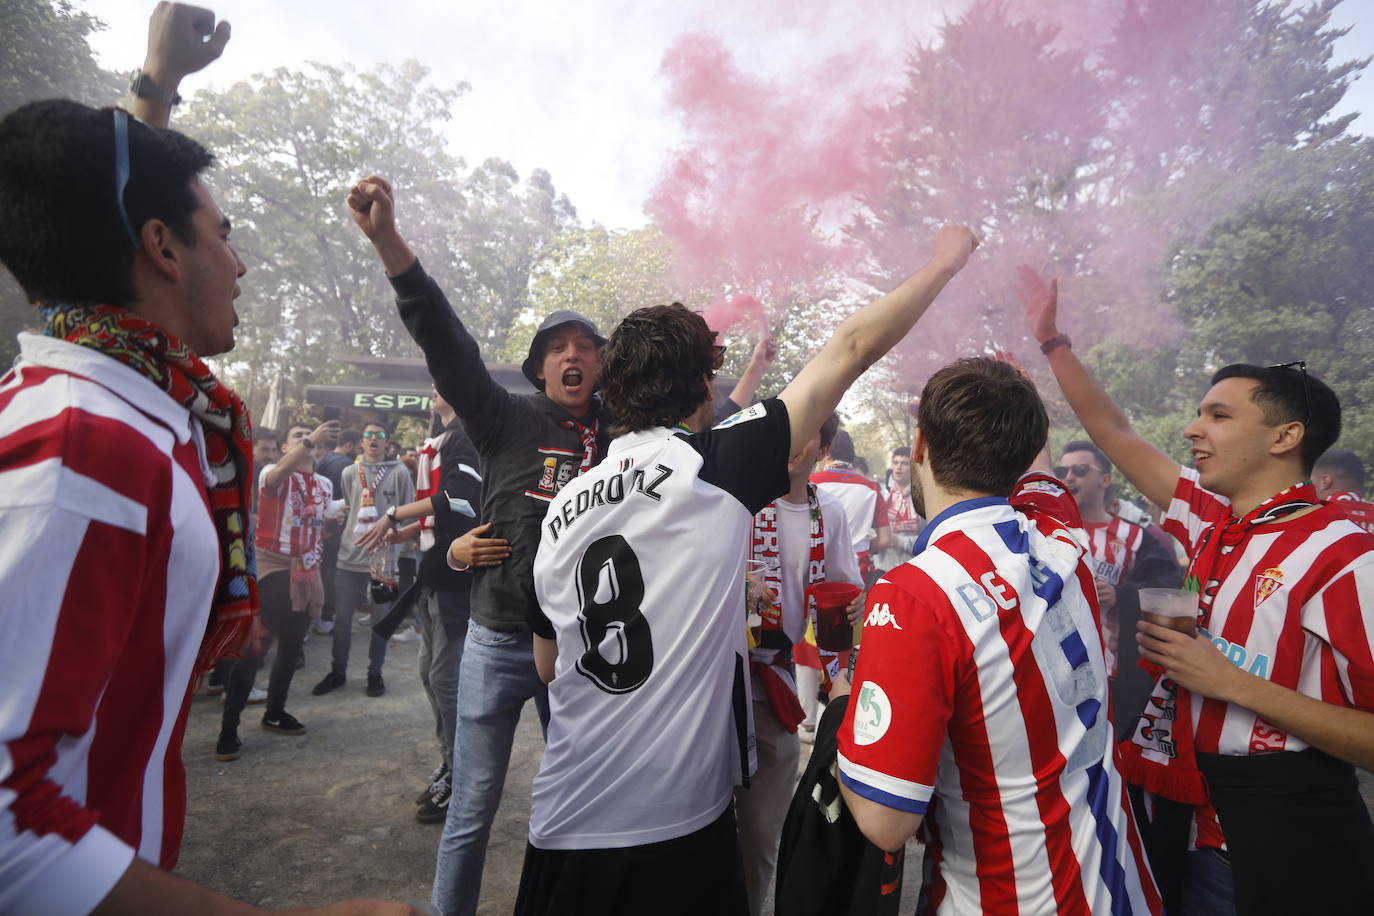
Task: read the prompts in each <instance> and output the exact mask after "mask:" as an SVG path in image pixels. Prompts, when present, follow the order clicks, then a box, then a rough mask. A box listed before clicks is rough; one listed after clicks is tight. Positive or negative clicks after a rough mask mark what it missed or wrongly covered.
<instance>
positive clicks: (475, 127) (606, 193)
mask: <svg viewBox="0 0 1374 916" xmlns="http://www.w3.org/2000/svg"><path fill="white" fill-rule="evenodd" d="M965 2H966V0H910V2H908V3H905V4H891V5H900V6H903V7H905V8H906V9H907V10H908V13H907V18H906V20H905V21H903V22H891V21H884V20H885V17H884V16H882V15H876V14H875V11H876V10H880V9H882V8H883V7H885V6H889V4H884V3H879V4H874V3H870V2H868V0H849V2H846V3H835V2H827V0H809V2H808V0H792V2H790V3H787V4H785V5H784V4H783V3H780V2H778V0H677V2H659V0H580V2H576V3H555V2H551V0H506V2H505V3H503V4H500V5H498V4H495V3H474V2H447V3H442V2H435V0H391V2H385V3H379V2H376V0H368V2H361V0H222V2H218V3H214V4H213V5H212V8H213V9H214V10H215V11H216V13H218V14H219V15H220V16H221V17H222V18H224V19H228V20H229V21H230V23H231V24H232V25H233V38H232V40H231V41H230V42H229V47H228V49H227V50H226V52H225V55H224V57H223V58H222V59H221V60H219V61H217V62H216V63H215V64H213V65H212V66H211V67H210V68H209V69H207V70H206V71H204V72H202V73H200V74H195V75H193V76H191V77H189V78H188V79H187V80H186V81H185V82H184V83H183V84H182V92H183V94H185V93H187V91H188V90H189V91H192V92H193V91H195V90H196V89H200V88H206V87H214V88H223V87H225V86H227V85H228V84H230V83H232V82H234V81H236V80H239V79H242V78H243V77H245V76H247V75H249V74H252V73H257V72H261V71H265V70H270V69H273V68H275V67H279V66H286V67H299V66H300V65H301V64H302V63H303V62H305V61H307V60H318V61H322V62H326V63H343V62H350V63H353V64H354V65H356V66H357V67H359V68H360V69H361V68H367V67H370V66H372V65H374V64H376V63H380V62H384V61H389V62H399V61H401V60H404V59H405V58H407V57H414V58H416V59H418V60H419V61H420V62H421V63H423V64H425V65H426V66H428V67H429V68H430V70H431V72H432V79H433V81H434V83H435V84H437V85H440V86H451V85H453V84H456V83H458V82H460V81H464V80H465V81H467V82H468V83H470V84H471V86H472V89H471V91H470V92H469V93H468V94H467V95H466V96H465V97H464V98H462V99H460V100H459V102H458V103H457V105H456V107H455V109H454V113H453V121H452V122H451V126H450V133H449V136H450V138H451V150H452V151H453V152H455V153H457V154H459V155H462V156H463V157H465V158H466V159H467V160H468V162H469V163H474V164H475V163H477V162H480V161H481V160H482V159H484V158H486V157H487V156H499V157H502V158H504V159H507V160H509V161H511V162H512V163H513V164H514V165H515V166H516V168H517V169H519V170H520V171H521V173H522V174H525V173H527V172H528V171H529V170H530V169H532V168H536V167H542V168H545V169H548V170H549V172H551V173H552V175H553V180H554V184H555V186H556V187H558V188H559V189H560V190H562V191H564V192H566V193H567V194H568V196H569V198H570V199H571V200H572V202H573V204H574V205H575V206H576V207H577V208H578V212H579V214H580V216H581V217H582V218H583V219H584V220H596V221H598V222H601V223H603V224H605V225H607V226H611V227H633V226H639V225H642V224H644V223H645V222H646V221H647V220H646V219H645V217H644V215H643V211H642V204H643V202H644V200H645V198H646V197H647V196H648V192H649V190H650V189H651V188H652V186H653V185H654V183H655V182H656V181H657V179H658V177H659V175H660V172H661V169H662V167H663V164H664V163H665V161H666V160H667V156H668V154H669V152H670V151H671V150H672V149H673V147H674V145H675V144H677V143H678V142H679V141H680V136H681V134H680V129H679V126H678V122H677V119H676V116H675V114H674V113H673V112H671V111H669V110H667V107H666V105H665V103H664V100H663V96H664V88H665V83H664V80H663V79H662V78H661V77H660V76H659V74H658V71H659V65H660V63H661V61H662V58H663V54H664V52H665V51H666V50H667V49H668V48H669V46H670V45H671V44H672V43H673V40H674V39H675V38H676V37H677V36H679V35H681V34H682V33H683V32H685V31H689V30H700V31H706V32H710V33H712V34H715V35H718V36H720V37H721V38H722V39H724V40H725V42H726V43H727V45H728V46H729V47H730V48H731V50H732V51H733V52H734V54H735V57H736V60H737V61H738V63H739V65H740V66H741V67H742V68H745V69H747V70H749V71H752V72H755V73H758V74H760V75H762V76H765V77H767V78H770V79H778V80H782V81H786V80H787V77H788V75H789V74H790V73H797V72H799V71H800V70H801V69H802V68H805V67H807V66H808V65H809V64H811V63H813V62H814V61H815V60H816V59H818V58H820V57H824V56H828V55H829V54H832V53H837V52H841V51H851V50H854V49H863V50H864V52H865V54H867V55H869V56H870V58H871V61H872V64H871V66H872V68H873V71H874V75H875V76H874V78H875V82H876V80H877V79H878V77H879V76H880V75H881V74H882V73H884V72H887V73H895V72H898V71H899V70H900V67H901V64H902V54H903V49H904V48H907V47H910V45H911V43H912V42H913V41H916V40H920V39H929V38H930V37H931V36H932V35H933V34H934V30H935V27H936V25H937V24H938V23H939V21H940V19H941V17H942V16H943V15H944V14H945V12H947V11H955V10H957V9H959V8H961V7H962V6H963V5H964V3H965ZM74 4H75V5H76V6H77V7H79V8H82V9H85V10H87V11H88V12H90V13H93V14H94V15H96V16H98V17H100V18H101V19H103V20H104V21H105V22H106V23H107V25H108V26H109V28H108V29H107V30H106V31H104V32H101V33H99V34H97V35H96V36H94V38H93V40H92V44H93V45H94V46H95V48H96V51H97V53H98V54H99V55H100V57H101V62H102V63H103V64H104V65H105V66H106V67H109V68H111V69H119V70H129V69H132V68H134V67H136V66H138V65H139V64H140V63H142V58H143V48H144V45H145V43H146V36H147V21H148V13H149V12H150V11H151V9H152V6H153V4H152V3H151V2H149V0H74ZM780 10H785V11H786V12H785V18H784V17H783V16H780V15H779V11H780ZM1333 24H1335V25H1353V26H1354V30H1353V31H1352V32H1351V33H1350V35H1348V36H1346V37H1345V38H1344V39H1343V40H1342V42H1341V44H1340V45H1338V47H1337V57H1338V59H1342V60H1344V59H1348V58H1352V57H1360V56H1369V55H1371V54H1374V0H1345V3H1343V4H1342V6H1341V8H1340V9H1339V10H1338V12H1337V15H1336V19H1335V22H1334V23H1333ZM1370 69H1371V70H1374V67H1371V68H1370ZM1342 110H1343V111H1353V110H1362V111H1369V112H1370V113H1371V114H1370V115H1367V116H1365V117H1363V118H1362V119H1361V120H1360V121H1358V122H1356V129H1357V130H1359V131H1360V132H1362V133H1367V132H1369V131H1370V130H1371V129H1374V126H1372V125H1374V73H1370V74H1369V75H1367V76H1365V77H1364V79H1362V80H1361V81H1359V82H1357V83H1356V85H1355V86H1354V88H1353V89H1352V90H1351V91H1350V92H1349V93H1348V94H1347V96H1346V98H1345V101H1344V103H1343V106H1342ZM360 165H361V164H360Z"/></svg>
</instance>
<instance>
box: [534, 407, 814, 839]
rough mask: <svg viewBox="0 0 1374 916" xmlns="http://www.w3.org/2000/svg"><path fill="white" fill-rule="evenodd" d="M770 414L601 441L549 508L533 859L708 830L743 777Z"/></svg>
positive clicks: (777, 471) (781, 487)
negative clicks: (754, 554) (747, 562)
mask: <svg viewBox="0 0 1374 916" xmlns="http://www.w3.org/2000/svg"><path fill="white" fill-rule="evenodd" d="M789 442H790V433H789V427H788V421H787V411H786V407H785V406H784V405H783V404H782V403H781V402H780V401H768V402H765V403H763V404H756V405H754V406H753V407H751V408H749V409H747V410H744V411H741V412H740V413H738V414H736V415H735V416H733V417H731V418H730V419H728V420H726V421H724V422H723V423H721V425H720V426H718V427H717V428H716V429H713V430H711V431H709V432H707V433H704V434H702V435H697V436H692V435H686V434H683V433H681V432H678V431H676V430H670V429H664V428H658V429H651V430H645V431H642V432H637V433H631V434H629V435H625V436H622V437H620V438H618V439H615V440H613V441H612V442H611V446H610V449H609V451H608V454H607V457H606V458H605V460H604V461H602V462H601V464H600V465H598V466H597V467H595V468H593V469H592V470H591V471H589V472H588V473H586V474H583V475H582V476H580V477H578V478H577V479H576V480H574V481H572V482H571V483H569V484H568V485H567V486H566V487H565V488H564V489H563V490H562V491H561V492H560V493H559V494H558V496H556V497H555V498H554V500H553V501H552V503H550V505H549V511H548V514H547V515H546V516H545V519H544V528H543V532H542V537H541V539H540V545H539V552H538V554H537V556H536V558H535V563H534V583H535V591H536V594H537V595H538V598H539V603H540V608H541V609H542V615H539V614H536V615H535V616H533V618H532V619H531V625H532V627H533V629H534V630H535V632H536V633H539V634H540V635H542V636H544V637H546V638H555V639H556V640H557V642H558V661H557V665H556V668H555V676H554V680H553V682H552V683H550V685H549V708H550V715H551V718H550V722H549V730H548V741H547V746H546V748H545V751H544V759H543V761H542V763H541V765H540V768H539V775H538V776H536V777H535V780H534V792H533V801H532V804H531V810H530V843H531V844H532V845H534V846H535V847H537V848H540V849H600V848H610V847H624V846H639V845H645V844H648V843H657V842H661V841H664V840H670V839H675V838H677V837H682V836H686V835H687V834H690V833H692V832H694V831H696V830H699V829H701V828H702V827H705V826H707V825H709V824H710V823H711V822H712V821H714V820H715V819H716V818H717V817H719V816H720V814H721V812H723V811H724V810H725V807H726V805H728V804H729V803H730V798H731V792H732V790H733V788H734V786H735V785H737V784H740V782H741V781H742V780H743V779H744V778H745V774H746V773H748V771H749V769H750V768H751V764H750V757H751V756H752V755H751V753H750V751H751V749H752V743H753V741H752V726H751V723H750V722H749V721H748V712H749V672H748V653H747V649H746V643H745V617H744V584H743V583H744V559H745V556H746V552H747V549H748V538H749V530H750V522H751V519H752V517H753V515H754V513H755V512H757V511H758V510H760V509H762V508H763V507H764V506H765V505H767V504H768V503H770V502H772V501H773V500H774V499H775V498H777V497H778V496H780V495H781V494H783V493H785V492H786V491H787V489H788V478H787V452H788V447H789Z"/></svg>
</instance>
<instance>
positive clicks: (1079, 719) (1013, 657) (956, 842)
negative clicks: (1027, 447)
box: [839, 475, 1161, 914]
mask: <svg viewBox="0 0 1374 916" xmlns="http://www.w3.org/2000/svg"><path fill="white" fill-rule="evenodd" d="M868 608H869V615H868V621H870V622H869V623H868V624H867V625H865V627H864V634H863V637H864V638H863V647H862V649H861V651H860V653H859V660H858V667H857V669H856V671H855V674H854V689H853V693H852V694H851V697H850V704H849V708H848V710H847V712H846V714H845V720H844V723H843V724H842V725H841V726H840V747H839V770H840V778H841V779H842V780H843V781H844V783H845V785H847V786H848V787H849V788H850V789H851V790H852V791H853V792H855V793H857V794H859V795H862V796H864V797H865V798H868V799H870V800H872V801H875V802H877V803H879V804H882V805H886V806H887V807H890V808H896V809H899V810H902V811H908V812H915V813H922V814H924V815H925V819H924V821H923V823H922V828H923V830H924V831H925V834H926V839H927V842H928V843H929V844H930V845H929V846H928V849H927V853H926V855H927V856H928V861H929V862H930V863H931V867H932V869H933V870H932V873H931V875H930V878H929V880H928V882H927V884H926V889H925V891H924V896H925V897H926V899H927V902H928V910H927V911H928V912H931V913H940V914H982V913H1017V912H1020V913H1081V914H1103V913H1135V914H1141V913H1149V914H1158V913H1160V912H1161V903H1160V898H1159V894H1158V892H1157V890H1156V888H1155V886H1154V881H1153V879H1152V878H1151V876H1150V871H1149V867H1148V865H1147V864H1146V861H1145V856H1144V851H1143V849H1142V846H1141V841H1140V836H1139V834H1138V833H1137V830H1136V827H1135V822H1134V819H1133V816H1132V814H1131V811H1130V806H1129V804H1128V802H1127V799H1126V792H1125V784H1124V781H1123V780H1122V778H1121V776H1120V774H1119V773H1118V772H1117V770H1116V767H1115V765H1114V763H1113V751H1114V747H1113V740H1112V728H1111V723H1110V721H1109V719H1108V699H1107V697H1108V692H1107V677H1106V672H1105V669H1104V666H1103V658H1102V645H1101V640H1100V638H1099V636H1098V622H1097V616H1096V614H1097V598H1096V591H1095V590H1094V587H1093V580H1092V571H1091V568H1090V566H1089V563H1088V551H1087V538H1086V535H1085V534H1084V533H1083V531H1082V530H1081V523H1080V521H1079V516H1078V508H1077V506H1076V505H1075V504H1074V501H1073V497H1072V496H1071V495H1070V494H1069V493H1068V491H1067V490H1066V489H1065V488H1064V487H1063V485H1062V484H1060V483H1059V482H1058V481H1057V480H1055V479H1054V478H1052V477H1048V476H1045V475H1029V476H1027V477H1026V478H1024V479H1023V480H1022V481H1021V483H1020V484H1019V485H1018V487H1017V491H1016V493H1015V494H1014V495H1013V496H1012V498H1011V501H1010V502H1009V501H1008V500H1006V499H1000V498H995V497H986V498H981V499H972V500H967V501H965V502H961V503H959V504H957V505H955V506H952V507H951V508H949V509H947V510H945V511H944V512H942V513H940V515H938V516H936V517H935V518H934V519H931V521H930V524H929V525H928V526H927V527H926V530H925V531H924V532H922V534H921V537H920V539H919V540H918V541H917V544H916V556H915V558H914V559H912V560H911V561H910V562H908V563H906V564H904V565H902V566H899V567H897V568H895V569H893V570H890V571H889V572H887V573H886V574H884V577H883V578H882V579H880V580H879V581H878V583H877V584H876V585H874V587H873V589H872V591H871V592H870V593H869V599H868ZM875 620H876V621H878V622H877V623H876V624H875V623H873V622H872V621H875Z"/></svg>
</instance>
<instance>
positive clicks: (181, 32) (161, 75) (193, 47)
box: [143, 0, 229, 88]
mask: <svg viewBox="0 0 1374 916" xmlns="http://www.w3.org/2000/svg"><path fill="white" fill-rule="evenodd" d="M228 43H229V23H228V22H221V23H219V25H216V24H215V14H214V13H213V12H212V11H210V10H207V9H204V8H203V7H199V6H191V5H189V4H186V3H167V2H165V0H164V2H162V3H159V4H158V5H157V6H156V7H154V8H153V14H152V15H151V16H149V17H148V56H147V58H146V59H145V60H144V62H143V71H144V72H145V73H147V74H149V75H150V76H151V77H152V78H153V79H154V80H155V81H156V82H157V83H158V85H159V86H162V87H163V88H175V86H176V84H177V83H179V82H180V81H181V78H182V77H183V76H185V75H186V74H188V73H195V72H196V71H197V70H203V69H205V67H206V65H208V64H209V63H210V62H211V61H212V60H215V59H216V58H218V57H219V56H220V55H221V54H223V53H224V46H225V45H226V44H228Z"/></svg>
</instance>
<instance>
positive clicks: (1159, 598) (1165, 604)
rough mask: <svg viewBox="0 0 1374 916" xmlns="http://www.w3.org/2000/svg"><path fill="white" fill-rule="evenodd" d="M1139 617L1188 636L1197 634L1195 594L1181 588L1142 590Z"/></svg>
mask: <svg viewBox="0 0 1374 916" xmlns="http://www.w3.org/2000/svg"><path fill="white" fill-rule="evenodd" d="M1140 616H1141V617H1143V618H1144V619H1145V620H1147V621H1149V622H1150V623H1153V624H1156V625H1158V626H1161V627H1168V628H1169V629H1171V630H1178V631H1179V632H1180V633H1187V634H1188V635H1189V636H1192V635H1193V634H1195V633H1197V592H1185V591H1184V590H1183V589H1181V588H1142V589H1141V590H1140Z"/></svg>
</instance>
